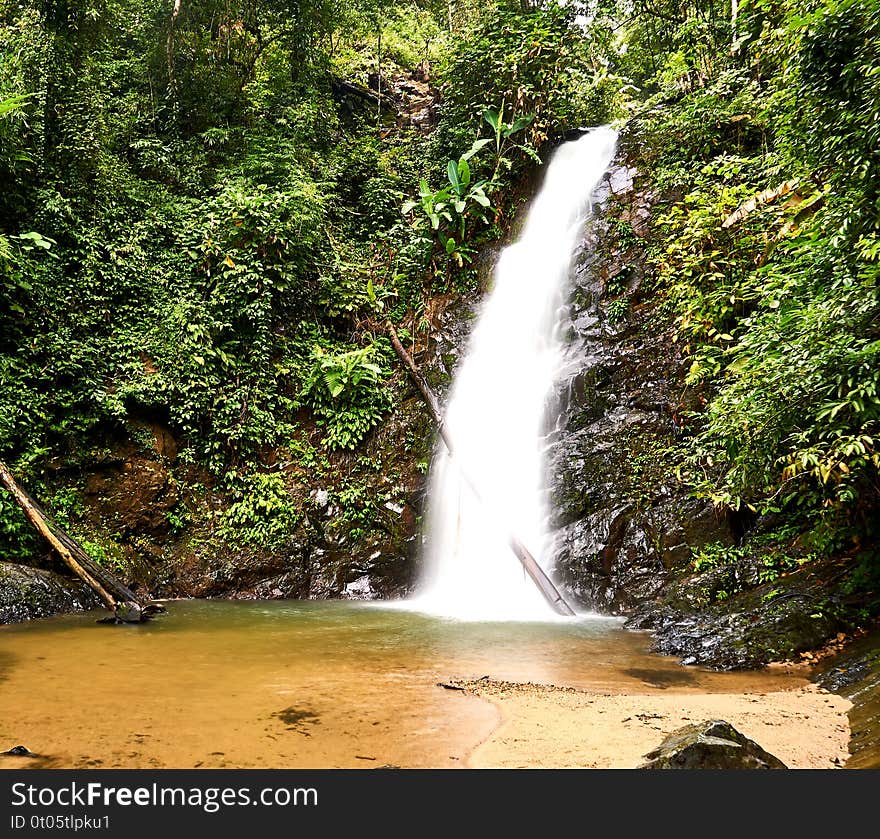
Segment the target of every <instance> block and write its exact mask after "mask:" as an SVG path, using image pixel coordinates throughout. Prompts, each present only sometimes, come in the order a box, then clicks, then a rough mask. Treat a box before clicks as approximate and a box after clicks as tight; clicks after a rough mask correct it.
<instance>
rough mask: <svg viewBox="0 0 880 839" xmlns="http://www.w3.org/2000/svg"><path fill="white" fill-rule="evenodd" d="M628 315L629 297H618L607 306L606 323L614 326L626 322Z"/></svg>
mask: <svg viewBox="0 0 880 839" xmlns="http://www.w3.org/2000/svg"><path fill="white" fill-rule="evenodd" d="M628 314H629V297H618V298H617V299H616V300H612V301H611V302H610V303H609V304H608V323H612V324H616V323H620V322H621V321H624V320H626V316H627V315H628Z"/></svg>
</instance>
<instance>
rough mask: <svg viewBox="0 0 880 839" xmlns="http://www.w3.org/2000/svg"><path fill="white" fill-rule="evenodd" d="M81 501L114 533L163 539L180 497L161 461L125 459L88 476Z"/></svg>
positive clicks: (141, 458)
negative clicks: (171, 511)
mask: <svg viewBox="0 0 880 839" xmlns="http://www.w3.org/2000/svg"><path fill="white" fill-rule="evenodd" d="M85 500H86V502H87V504H88V505H89V507H90V508H91V509H92V510H94V511H96V512H97V513H98V514H99V515H100V516H101V518H102V519H103V521H104V523H105V524H108V525H110V526H111V527H112V528H113V530H114V531H115V532H117V533H121V534H124V535H129V534H134V533H143V534H148V535H150V536H164V535H166V534H167V533H168V530H169V524H168V515H167V514H168V512H169V511H170V510H172V509H174V507H175V506H176V504H177V502H178V501H179V500H180V495H179V492H178V489H177V486H176V484H175V483H174V481H173V479H172V478H171V476H170V474H169V472H168V470H167V469H166V467H165V465H164V464H163V463H162V462H161V461H159V460H156V459H147V458H144V457H129V458H126V459H125V460H123V461H122V462H121V463H119V464H114V465H112V466H108V467H105V468H103V469H101V470H100V471H98V472H95V473H93V474H91V475H89V477H88V479H87V481H86V486H85Z"/></svg>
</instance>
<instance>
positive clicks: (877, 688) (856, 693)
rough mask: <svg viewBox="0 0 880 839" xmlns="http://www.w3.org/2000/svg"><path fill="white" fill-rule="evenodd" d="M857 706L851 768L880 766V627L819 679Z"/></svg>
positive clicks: (852, 721)
mask: <svg viewBox="0 0 880 839" xmlns="http://www.w3.org/2000/svg"><path fill="white" fill-rule="evenodd" d="M817 681H818V683H819V684H820V685H821V686H822V687H823V688H825V689H826V690H829V691H832V692H834V693H839V694H840V695H841V696H845V697H846V698H847V699H849V700H850V701H851V702H852V703H853V706H852V708H851V709H850V711H849V725H850V730H851V731H852V735H851V737H850V742H849V751H850V759H849V760H848V761H847V762H846V768H847V769H880V630H876V629H875V630H874V631H873V632H871V633H869V634H868V635H866V636H865V637H864V638H860V639H859V640H858V641H856V642H855V643H854V644H852V645H851V646H849V647H847V648H846V649H845V650H844V651H843V652H842V653H840V654H838V655H837V656H835V657H834V658H833V659H831V660H830V661H829V662H827V663H826V664H825V665H824V666H823V668H822V671H821V673H820V675H819V678H818V679H817Z"/></svg>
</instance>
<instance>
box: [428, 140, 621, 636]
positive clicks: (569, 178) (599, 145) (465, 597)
mask: <svg viewBox="0 0 880 839" xmlns="http://www.w3.org/2000/svg"><path fill="white" fill-rule="evenodd" d="M616 140H617V135H616V133H615V132H614V131H613V130H612V129H610V128H608V127H602V128H595V129H593V130H591V131H590V132H589V133H587V134H584V135H583V136H582V137H580V138H579V139H577V140H573V141H571V142H568V143H565V144H563V145H561V146H560V147H559V148H557V149H556V151H555V153H554V154H553V156H552V159H551V160H550V162H549V164H548V165H547V169H546V172H545V179H544V184H543V186H542V188H541V191H540V192H539V194H538V195H537V196H536V198H535V199H534V202H533V204H532V207H531V208H530V211H529V214H528V218H527V220H526V224H525V227H524V229H523V232H522V235H521V237H520V239H519V240H518V241H517V242H515V243H514V244H512V245H510V246H509V247H507V248H505V249H504V251H503V252H502V254H501V256H500V258H499V260H498V264H497V266H496V268H495V278H494V287H493V289H492V291H491V293H490V294H489V296H488V299H487V300H486V302H485V304H484V307H483V309H482V312H481V314H480V317H479V319H478V321H477V323H476V325H475V327H474V331H473V334H472V336H471V339H470V343H469V346H468V349H467V352H466V353H465V356H464V359H463V361H462V362H461V364H460V365H459V368H458V370H457V371H456V376H455V380H454V382H453V385H452V390H451V393H450V396H449V401H448V404H447V407H446V417H445V427H446V430H447V432H448V434H449V436H450V439H451V441H452V445H453V448H454V456H452V457H450V455H449V453H448V452H447V451H446V449H445V447H443V446H442V445H440V446H439V447H438V449H437V453H436V455H435V457H434V462H433V464H432V466H431V474H430V483H429V492H428V509H427V542H426V545H425V570H424V577H423V579H422V581H421V584H420V587H419V590H418V591H417V593H416V595H415V596H414V598H413V600H412V601H411V605H412V606H413V607H414V608H417V609H419V610H421V611H425V612H430V613H433V614H438V615H443V616H448V617H454V618H460V619H465V620H543V619H550V618H552V617H553V616H554V613H553V611H552V609H551V608H550V606H549V605H548V604H547V603H546V601H545V600H544V598H543V597H542V595H541V594H540V592H539V591H538V589H537V588H536V587H535V585H534V583H532V581H531V580H530V579H528V578H527V577H526V576H525V574H524V573H523V569H522V567H521V566H520V564H519V562H518V561H517V559H516V557H515V556H514V555H513V553H512V552H511V549H510V547H509V546H508V535H509V534H511V533H512V534H515V535H516V536H517V537H518V538H519V540H520V541H521V542H523V543H524V544H525V546H526V547H527V548H528V549H529V550H530V551H531V552H532V554H533V555H534V556H535V558H536V559H537V560H538V562H539V563H540V564H541V566H542V567H543V568H544V569H545V570H548V571H549V568H548V566H549V564H550V563H551V561H552V556H551V553H552V550H551V549H552V544H551V539H550V534H549V532H548V509H547V502H546V498H545V495H546V483H547V482H546V476H545V457H544V450H545V441H544V437H545V434H546V431H547V428H548V417H547V403H548V397H549V395H550V393H551V391H552V387H553V383H554V381H555V380H556V377H557V375H558V373H559V370H560V366H561V363H562V356H563V348H564V346H563V341H562V338H561V336H560V334H559V331H560V330H559V323H560V315H561V311H562V308H563V306H564V304H565V301H566V297H567V291H568V281H569V275H570V271H571V259H572V254H573V251H574V248H575V245H576V243H577V241H578V234H579V233H581V231H582V228H583V223H584V221H585V220H586V218H587V216H588V215H589V212H590V197H591V195H592V193H593V191H594V189H595V187H596V186H597V184H598V183H599V180H600V179H601V177H602V175H603V174H604V172H605V170H606V169H607V167H608V165H609V163H610V162H611V158H612V157H613V155H614V150H615V144H616ZM474 490H476V491H477V492H478V493H479V496H480V497H477V495H476V494H475V492H474Z"/></svg>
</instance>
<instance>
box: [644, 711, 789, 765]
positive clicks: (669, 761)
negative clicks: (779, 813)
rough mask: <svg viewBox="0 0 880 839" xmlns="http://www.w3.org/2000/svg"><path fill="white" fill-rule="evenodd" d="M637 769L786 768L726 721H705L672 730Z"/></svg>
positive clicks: (776, 758) (777, 759)
mask: <svg viewBox="0 0 880 839" xmlns="http://www.w3.org/2000/svg"><path fill="white" fill-rule="evenodd" d="M645 757H646V758H647V759H648V760H647V762H646V763H643V764H642V765H641V766H639V767H638V768H639V769H787V768H788V767H787V766H786V765H785V764H784V763H783V762H782V761H781V760H780V759H779V758H778V757H774V756H773V755H771V754H770V753H769V752H766V751H764V749H762V748H761V747H760V746H759V745H758V744H757V743H756V742H755V741H754V740H749V738H748V737H746V736H745V735H744V734H740V732H739V731H737V730H736V729H735V728H734V727H733V726H732V725H731V724H730V723H729V722H725V721H724V720H707V721H706V722H701V723H695V724H693V725H685V726H683V727H682V728H679V729H677V730H675V731H673V732H672V734H670V735H669V736H667V738H666V739H665V740H664V741H663V742H662V743H661V744H660V745H659V746H658V747H657V748H656V749H654V751H652V752H648V754H646V755H645Z"/></svg>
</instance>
